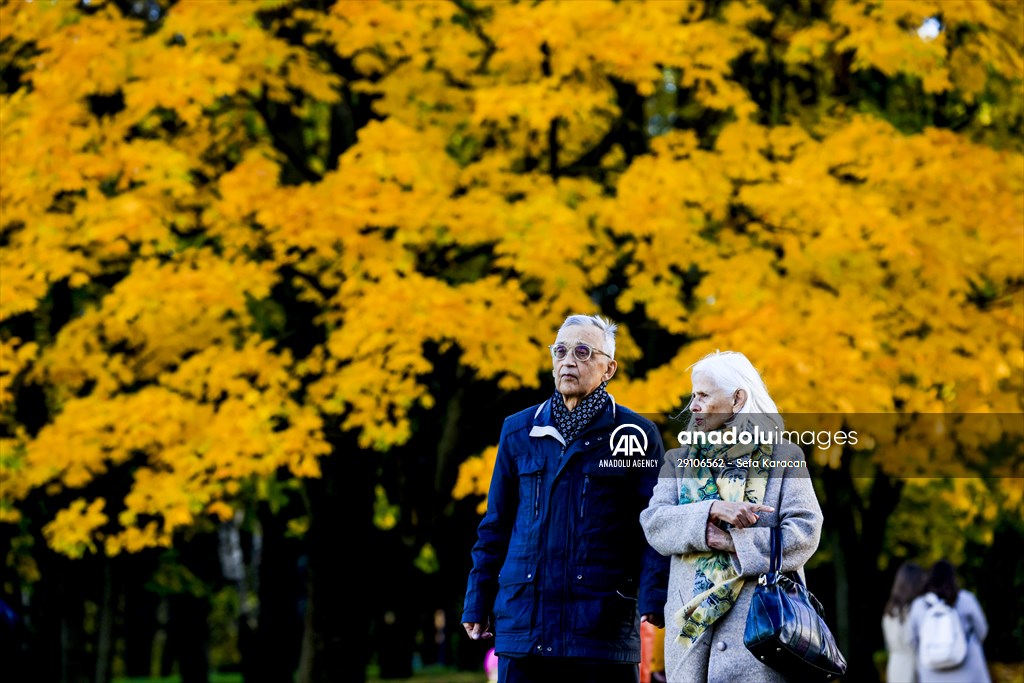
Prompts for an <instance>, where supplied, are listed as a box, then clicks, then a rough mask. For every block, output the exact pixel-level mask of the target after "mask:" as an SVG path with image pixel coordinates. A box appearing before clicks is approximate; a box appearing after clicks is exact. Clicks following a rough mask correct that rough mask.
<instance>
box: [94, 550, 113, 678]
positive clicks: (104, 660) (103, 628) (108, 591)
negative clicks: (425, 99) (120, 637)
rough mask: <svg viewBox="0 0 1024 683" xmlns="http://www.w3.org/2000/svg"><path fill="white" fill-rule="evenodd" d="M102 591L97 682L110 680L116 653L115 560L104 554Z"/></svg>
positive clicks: (97, 637) (97, 639)
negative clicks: (111, 667)
mask: <svg viewBox="0 0 1024 683" xmlns="http://www.w3.org/2000/svg"><path fill="white" fill-rule="evenodd" d="M100 562H101V563H102V565H103V569H102V572H101V577H102V578H101V581H102V586H103V587H102V593H101V596H100V604H99V623H98V624H97V632H96V674H95V675H94V676H93V681H95V683H107V682H108V681H109V680H110V662H111V658H112V656H113V654H114V560H113V559H111V558H109V557H106V556H102V557H100Z"/></svg>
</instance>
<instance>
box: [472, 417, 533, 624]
mask: <svg viewBox="0 0 1024 683" xmlns="http://www.w3.org/2000/svg"><path fill="white" fill-rule="evenodd" d="M507 429H508V421H506V422H505V425H504V426H503V427H502V430H501V438H500V439H499V441H498V454H497V456H496V457H495V459H494V472H493V474H492V475H491V486H490V489H489V491H488V493H487V512H486V514H484V518H483V520H482V521H481V522H480V526H479V527H478V529H477V542H476V545H474V546H473V568H472V569H471V570H470V572H469V582H468V586H467V588H466V600H465V603H464V607H463V614H462V621H463V623H480V624H482V623H485V622H486V621H487V618H488V616H489V615H490V613H491V610H492V609H493V607H494V599H495V597H496V595H497V592H498V572H499V571H500V570H501V566H502V564H503V563H504V562H505V555H506V553H507V552H508V545H509V540H510V538H511V536H512V527H513V524H514V523H515V516H516V512H517V511H518V508H519V474H518V472H517V470H516V466H515V462H514V460H513V455H512V453H511V452H509V448H508V434H507Z"/></svg>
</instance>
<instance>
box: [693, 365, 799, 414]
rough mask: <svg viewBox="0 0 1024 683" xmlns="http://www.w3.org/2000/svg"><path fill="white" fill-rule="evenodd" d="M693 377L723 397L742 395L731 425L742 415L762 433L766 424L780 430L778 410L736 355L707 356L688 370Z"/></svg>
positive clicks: (758, 375) (751, 369) (757, 375)
mask: <svg viewBox="0 0 1024 683" xmlns="http://www.w3.org/2000/svg"><path fill="white" fill-rule="evenodd" d="M697 375H703V376H705V377H707V378H708V379H710V380H711V381H712V382H714V383H715V386H717V387H718V388H719V389H721V390H722V391H724V392H725V393H727V394H730V395H732V394H733V393H735V392H736V390H737V389H742V390H743V391H744V392H746V394H747V400H746V402H745V403H744V404H743V407H742V408H740V410H739V413H738V414H737V416H736V417H734V418H733V422H734V423H735V422H737V421H738V418H739V417H740V416H741V415H744V414H746V416H747V417H748V418H751V419H752V420H753V421H754V422H758V423H761V427H762V429H764V428H765V427H766V426H767V425H768V424H771V425H774V426H775V427H777V428H778V429H782V428H783V421H782V417H781V416H780V415H779V409H778V407H776V405H775V401H773V400H772V397H771V395H770V394H769V393H768V387H767V386H765V383H764V380H763V379H761V373H759V372H758V371H757V368H755V367H754V365H753V364H752V363H751V362H750V361H749V360H748V359H747V357H746V356H744V355H743V354H742V353H740V352H739V351H715V352H714V353H709V354H708V355H706V356H704V357H703V358H701V359H700V360H699V361H697V362H696V363H694V364H693V365H691V366H690V377H691V378H694V377H696V376H697Z"/></svg>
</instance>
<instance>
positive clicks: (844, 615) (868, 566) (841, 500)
mask: <svg viewBox="0 0 1024 683" xmlns="http://www.w3.org/2000/svg"><path fill="white" fill-rule="evenodd" d="M854 457H856V456H854V455H853V454H852V453H850V452H847V453H844V454H843V459H842V464H841V465H840V467H839V469H835V470H833V469H827V470H825V472H824V473H823V476H822V479H823V481H824V483H825V487H824V488H825V490H826V491H827V492H828V493H827V497H826V499H825V516H826V518H827V519H828V520H829V524H830V526H831V527H832V528H833V529H835V534H836V535H835V537H834V541H833V548H834V550H835V558H834V562H833V568H834V571H835V578H836V596H837V600H836V602H837V608H836V625H837V629H836V637H837V640H838V644H839V647H840V649H841V650H842V651H843V654H845V655H846V658H847V661H848V663H849V670H848V676H849V677H850V679H851V680H857V681H877V680H879V672H878V670H877V669H876V667H875V663H874V653H875V651H877V650H878V649H880V648H881V647H882V641H881V638H882V635H881V629H880V627H879V623H880V621H879V620H880V619H881V615H882V611H883V609H884V606H885V601H886V599H887V597H888V588H889V586H888V585H884V586H880V585H879V582H880V579H881V576H882V573H881V572H880V571H879V569H878V558H879V556H880V555H881V552H882V548H883V545H884V542H885V527H886V523H887V520H888V518H889V516H890V515H891V514H892V512H893V510H894V509H895V508H896V505H897V503H898V502H899V497H900V491H901V489H902V486H901V484H900V482H894V481H893V480H892V479H890V478H889V477H888V476H886V475H885V474H883V473H882V472H880V471H876V472H875V474H874V479H873V482H872V487H871V491H870V494H869V498H868V500H867V501H866V502H865V501H864V500H863V499H862V498H861V497H860V496H858V495H857V493H856V490H857V489H856V487H855V482H854V480H853V477H852V475H851V467H850V460H851V459H852V458H854Z"/></svg>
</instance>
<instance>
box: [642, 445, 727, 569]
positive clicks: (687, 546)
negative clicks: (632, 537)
mask: <svg viewBox="0 0 1024 683" xmlns="http://www.w3.org/2000/svg"><path fill="white" fill-rule="evenodd" d="M683 452H684V451H682V450H680V449H673V450H671V451H669V452H668V453H666V454H665V464H664V465H663V466H662V468H661V474H660V476H659V477H658V483H657V485H656V486H655V487H654V491H653V492H652V495H651V501H650V503H649V504H648V506H647V509H646V510H644V511H643V512H641V513H640V525H641V526H643V528H644V533H645V534H646V535H647V542H648V543H650V544H651V547H652V548H654V549H655V550H657V551H658V552H659V553H661V554H662V555H683V554H686V553H699V552H706V551H708V550H710V548H708V544H707V536H706V534H705V531H704V528H705V526H706V525H707V521H708V513H709V512H710V511H711V504H712V503H713V502H714V501H710V500H704V501H699V502H695V503H687V504H686V505H680V504H679V485H678V483H677V478H676V476H677V469H676V458H678V457H681V454H682V453H683Z"/></svg>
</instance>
